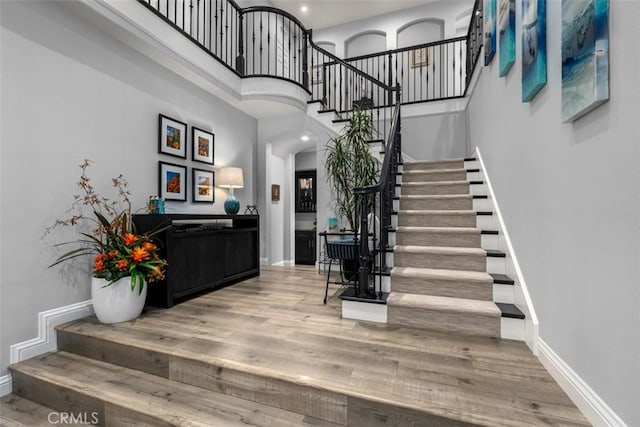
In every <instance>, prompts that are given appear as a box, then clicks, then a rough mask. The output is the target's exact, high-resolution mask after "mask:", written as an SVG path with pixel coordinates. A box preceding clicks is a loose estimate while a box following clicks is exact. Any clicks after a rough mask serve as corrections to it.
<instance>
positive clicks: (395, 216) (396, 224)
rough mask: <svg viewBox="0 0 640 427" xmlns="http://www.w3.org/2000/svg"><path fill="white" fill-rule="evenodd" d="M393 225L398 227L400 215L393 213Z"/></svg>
mask: <svg viewBox="0 0 640 427" xmlns="http://www.w3.org/2000/svg"><path fill="white" fill-rule="evenodd" d="M391 227H392V228H398V215H391Z"/></svg>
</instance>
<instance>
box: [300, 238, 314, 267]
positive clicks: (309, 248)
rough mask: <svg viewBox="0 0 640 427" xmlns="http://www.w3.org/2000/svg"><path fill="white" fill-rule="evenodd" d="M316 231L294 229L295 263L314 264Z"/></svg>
mask: <svg viewBox="0 0 640 427" xmlns="http://www.w3.org/2000/svg"><path fill="white" fill-rule="evenodd" d="M315 263H316V232H315V231H312V230H296V264H307V265H315Z"/></svg>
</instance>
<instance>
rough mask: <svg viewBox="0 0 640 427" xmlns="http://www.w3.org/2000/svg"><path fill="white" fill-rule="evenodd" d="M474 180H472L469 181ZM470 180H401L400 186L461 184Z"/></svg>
mask: <svg viewBox="0 0 640 427" xmlns="http://www.w3.org/2000/svg"><path fill="white" fill-rule="evenodd" d="M471 182H474V181H471ZM469 183H470V181H467V180H460V181H409V182H403V183H402V184H401V186H402V187H405V186H406V187H420V186H437V185H440V186H445V185H462V184H469Z"/></svg>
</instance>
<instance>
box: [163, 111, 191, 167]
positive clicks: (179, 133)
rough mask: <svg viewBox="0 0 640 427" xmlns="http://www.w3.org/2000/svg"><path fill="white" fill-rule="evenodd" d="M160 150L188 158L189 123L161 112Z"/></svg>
mask: <svg viewBox="0 0 640 427" xmlns="http://www.w3.org/2000/svg"><path fill="white" fill-rule="evenodd" d="M159 122H160V125H159V132H158V152H159V153H162V154H168V155H170V156H175V157H181V158H183V159H186V158H187V124H186V123H182V122H181V121H178V120H176V119H172V118H171V117H167V116H165V115H162V114H160V117H159Z"/></svg>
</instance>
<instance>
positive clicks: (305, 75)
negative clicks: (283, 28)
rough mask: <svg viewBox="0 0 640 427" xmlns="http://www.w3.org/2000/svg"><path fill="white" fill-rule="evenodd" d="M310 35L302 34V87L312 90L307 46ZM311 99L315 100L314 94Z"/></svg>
mask: <svg viewBox="0 0 640 427" xmlns="http://www.w3.org/2000/svg"><path fill="white" fill-rule="evenodd" d="M308 37H309V36H308V35H307V33H306V32H303V33H302V53H301V55H302V86H304V87H306V88H307V89H309V90H311V89H312V88H311V87H310V86H309V68H308V66H309V58H308V56H307V55H308V53H307V52H308V50H307V44H308V43H309V40H308ZM311 98H312V99H313V93H312V94H311Z"/></svg>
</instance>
